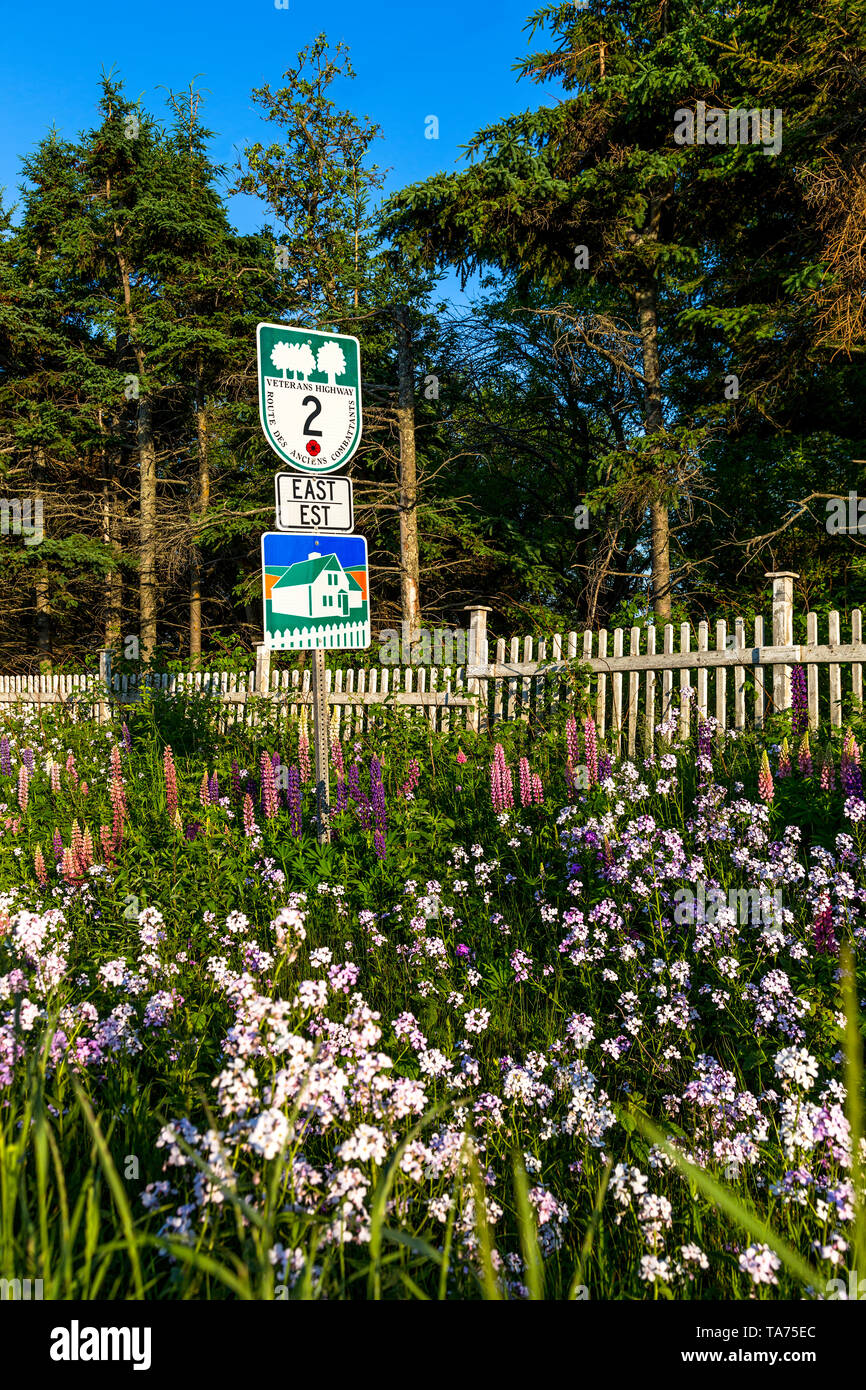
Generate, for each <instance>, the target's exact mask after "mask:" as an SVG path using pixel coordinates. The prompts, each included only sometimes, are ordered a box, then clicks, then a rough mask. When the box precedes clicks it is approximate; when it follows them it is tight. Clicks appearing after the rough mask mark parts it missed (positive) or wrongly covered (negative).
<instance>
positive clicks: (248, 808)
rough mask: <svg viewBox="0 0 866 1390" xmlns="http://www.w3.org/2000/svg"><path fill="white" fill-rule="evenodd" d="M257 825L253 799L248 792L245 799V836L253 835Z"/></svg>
mask: <svg viewBox="0 0 866 1390" xmlns="http://www.w3.org/2000/svg"><path fill="white" fill-rule="evenodd" d="M255 825H256V815H255V811H254V810H253V799H252V797H251V796H250V794H249V792H247V794H246V796H245V797H244V834H245V835H251V834H252V832H253V830H254V829H255Z"/></svg>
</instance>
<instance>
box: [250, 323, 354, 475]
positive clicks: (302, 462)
mask: <svg viewBox="0 0 866 1390" xmlns="http://www.w3.org/2000/svg"><path fill="white" fill-rule="evenodd" d="M256 341H257V344H258V362H259V417H260V419H261V422H262V429H263V430H264V432H265V437H266V439H267V441H268V443H269V444H270V446H271V448H272V449H273V451H274V453H275V454H278V455H279V457H280V458H281V459H282V460H283V462H284V463H287V464H288V465H289V466H290V467H291V468H296V469H298V471H299V472H301V473H309V474H322V473H332V472H333V471H334V470H335V469H337V468H344V467H345V465H346V464H347V463H348V462H349V459H350V458H351V457H352V455H353V454H354V452H355V450H356V449H357V447H358V445H359V443H360V442H361V349H360V345H359V343H358V339H357V338H352V337H350V335H349V334H347V333H319V332H317V331H316V330H315V329H312V328H290V327H288V326H287V325H286V324H281V323H260V324H259V326H258V329H257V331H256Z"/></svg>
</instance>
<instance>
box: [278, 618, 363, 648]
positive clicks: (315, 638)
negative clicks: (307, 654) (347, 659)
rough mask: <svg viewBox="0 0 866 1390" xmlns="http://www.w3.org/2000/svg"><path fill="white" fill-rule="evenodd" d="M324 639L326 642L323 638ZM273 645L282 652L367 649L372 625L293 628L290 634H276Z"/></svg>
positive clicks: (342, 624) (330, 625)
mask: <svg viewBox="0 0 866 1390" xmlns="http://www.w3.org/2000/svg"><path fill="white" fill-rule="evenodd" d="M323 637H324V639H325V640H324V641H322V638H323ZM272 640H273V643H274V646H275V647H276V648H279V649H280V650H281V651H293V652H295V651H312V650H314V649H315V648H316V647H320V646H324V647H325V648H326V649H327V648H330V647H342V648H344V649H345V648H347V647H367V646H369V644H370V624H369V623H368V622H361V623H331V624H329V625H327V626H320V627H315V626H314V627H302V628H297V627H296V628H292V630H291V631H290V632H276V633H274V636H273V639H272Z"/></svg>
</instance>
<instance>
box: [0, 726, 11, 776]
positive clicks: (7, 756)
mask: <svg viewBox="0 0 866 1390" xmlns="http://www.w3.org/2000/svg"><path fill="white" fill-rule="evenodd" d="M0 772H2V773H3V776H4V777H11V776H12V755H11V753H10V751H9V740H8V738H7V737H6V735H5V734H4V735H3V737H2V738H0Z"/></svg>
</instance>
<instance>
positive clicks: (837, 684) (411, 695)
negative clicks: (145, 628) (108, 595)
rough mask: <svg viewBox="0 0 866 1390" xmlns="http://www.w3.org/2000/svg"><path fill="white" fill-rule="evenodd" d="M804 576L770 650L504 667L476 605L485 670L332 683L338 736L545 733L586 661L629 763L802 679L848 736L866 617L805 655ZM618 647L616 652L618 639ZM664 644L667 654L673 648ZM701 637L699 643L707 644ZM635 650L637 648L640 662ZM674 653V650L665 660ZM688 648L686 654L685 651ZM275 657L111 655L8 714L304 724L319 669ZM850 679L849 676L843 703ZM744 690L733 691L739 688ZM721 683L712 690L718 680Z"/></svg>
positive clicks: (538, 658) (26, 680) (789, 584)
mask: <svg viewBox="0 0 866 1390" xmlns="http://www.w3.org/2000/svg"><path fill="white" fill-rule="evenodd" d="M796 577H797V576H796V575H794V574H791V573H788V572H785V573H773V574H770V575H768V578H770V579H772V581H773V610H772V619H771V628H770V641H769V642H767V640H766V637H765V629H764V618H763V617H761V616H758V617H756V618H755V619H754V624H753V626H752V633H751V640H750V636H749V634H748V633H747V632H746V623H745V621H744V620H743V619H741V618H737V619H736V620H735V621H734V623H733V624H732V628H731V630H729V628H728V625H727V624H726V623H725V622H724V621H722V620H720V621H718V622H716V623H715V631H714V632H713V634H712V636H713V638H714V643H713V646H712V647H711V646H710V638H711V633H710V624H709V623H708V622H707V621H701V622H698V623H697V624H694V625H693V624H690V623H683V624H682V625H681V626H680V629H679V643H678V644H677V641H676V637H677V634H676V632H675V629H674V627H673V626H672V625H670V624H668V625H667V626H665V627H664V628H663V629H661V630H660V629H657V628H656V627H654V626H652V625H649V626H646V627H637V626H635V627H632V628H631V629H630V631H629V632H628V634H626V632H624V631H623V629H622V628H616V629H615V630H614V631H613V633H608V632H607V631H605V630H602V631H599V632H591V631H586V632H583V633H578V632H575V631H572V632H568V633H566V634H564V635H563V634H555V635H554V636H553V638H552V639H551V640H550V642H548V641H547V640H546V639H543V638H542V639H541V640H540V641H538V642H536V641H535V639H534V638H533V637H523V638H520V637H513V638H511V639H510V641H508V640H506V639H505V638H500V639H498V640H497V641H496V642H495V647H494V659H493V661H490V659H489V656H490V653H489V642H488V637H487V613H488V612H489V611H490V610H489V609H488V608H487V607H485V606H484V605H482V604H471V605H467V607H468V611H469V614H470V645H469V652H470V653H479V654H483V657H484V659H483V660H481V661H477V662H472V663H471V664H468V665H464V666H456V667H445V668H435V667H434V668H430V667H424V666H415V667H413V666H407V667H403V668H401V667H398V666H385V665H380V666H369V667H365V668H358V669H353V670H343V669H339V670H336V671H335V670H333V669H329V670H328V671H327V689H328V697H329V701H330V706H331V724H332V730H333V732H334V733H337V734H339V735H340V736H341V737H347V738H351V737H353V736H358V735H359V734H360V733H361V732H362V731H364V730H367V729H369V728H370V727H371V724H373V723H374V722H375V721H376V718H377V714H378V712H379V708H380V707H381V706H393V707H395V708H398V709H400V710H403V711H407V710H408V711H410V712H411V711H413V710H414V711H417V712H419V713H421V714H422V715H423V716H424V717H426V718H427V719H428V720H429V722H430V724H431V726H432V727H433V728H435V729H439V730H441V731H443V732H448V731H449V730H454V729H463V728H470V729H476V730H483V729H488V728H491V727H493V726H495V725H496V723H498V722H500V721H503V720H513V719H525V720H535V721H538V722H540V723H542V724H543V723H545V722H547V721H548V720H552V719H553V718H554V717H555V716H557V715H558V714H559V713H560V712H561V711H562V710H563V709H564V708H565V707H566V706H567V707H568V708H574V707H575V705H576V701H575V695H574V688H573V684H572V678H573V673H574V670H575V665H576V663H578V662H579V663H581V664H582V665H583V667H584V668H589V672H590V700H591V705H590V708H591V709H592V711H593V714H594V717H595V721H596V724H597V726H598V731H599V734H600V735H601V736H602V737H605V735H609V736H610V739H609V741H610V742H612V743H613V745H614V746H615V748H616V749H617V751H618V752H621V751H624V750H625V749H626V748H627V749H628V752H629V754H634V753H635V751H636V748H637V746H638V738H639V734H640V736H641V740H642V741H644V740H645V741H651V740H652V738H653V736H654V734H655V732H656V730H657V729H658V727H659V725H660V724H662V723H665V721H667V723H666V727H670V725H671V716H672V715H673V717H674V720H675V722H676V725H677V727H678V728H679V730H680V732H681V733H682V734H684V735H685V734H687V733H688V731H689V729H693V728H694V727H695V721H696V720H697V719H699V718H706V717H707V715H713V716H714V717H715V718H716V719H717V720H718V722H719V724H720V725H721V726H722V727H723V728H725V727H731V728H736V729H745V728H746V727H747V726H749V725H751V726H752V727H755V728H761V727H763V725H764V723H765V720H766V718H767V716H768V715H769V714H771V713H772V712H773V711H774V710H784V709H788V708H789V707H790V705H791V668H792V666H793V665H795V664H799V665H801V666H803V667H804V670H805V673H806V685H807V697H808V715H809V725H810V728H813V729H814V728H816V727H817V726H818V723H819V721H820V722H822V723H829V725H830V726H831V727H833V728H837V729H838V728H841V727H842V725H843V720H844V718H845V717H846V712H847V710H848V709H851V710H855V709H858V708H860V707H862V698H863V663H864V662H866V645H864V643H863V637H862V619H861V613H860V610H859V609H855V610H854V611H853V612H852V613H851V617H850V640H848V641H846V642H843V641H842V638H841V618H840V615H839V613H838V612H831V613H829V614H828V615H827V640H826V641H819V632H818V630H819V626H820V624H819V616H818V614H816V613H808V614H807V615H806V642H805V643H800V644H795V643H794V640H793V634H794V605H793V583H794V579H795V578H796ZM610 638H612V642H611V641H609V639H610ZM659 638H661V643H659ZM693 638H694V639H696V644H695V645H693ZM626 643H627V645H628V650H627V651H626ZM658 645H661V648H662V649H661V651H658V650H657V647H658ZM677 645H678V647H679V649H678V650H676V648H677ZM270 657H271V654H270V652H269V651H267V650H266V649H265V648H264V647H259V648H258V650H257V658H256V669H255V671H248V672H227V671H215V672H209V671H195V672H177V673H171V674H162V675H148V676H145V677H141V678H139V677H138V676H134V675H129V676H127V675H119V674H116V673H112V672H111V667H110V657H109V654H108V653H107V652H104V653H102V654H101V656H100V673H99V675H96V674H92V675H84V676H82V675H73V676H62V675H58V676H31V677H28V676H14V677H12V676H6V677H0V705H3V704H7V705H23V706H27V707H32V706H34V705H35V706H37V707H39V706H42V705H51V704H55V703H65V704H67V705H68V706H69V707H70V708H72V709H75V710H76V711H77V712H78V714H79V717H83V716H84V717H91V716H95V717H97V718H100V719H102V720H104V719H106V718H107V716H108V710H109V706H110V705H117V706H120V708H121V709H122V707H123V705H125V704H130V703H134V702H135V701H137V700H138V699H139V698H140V696H141V690H142V686H143V685H147V686H149V687H150V689H151V690H153V691H155V692H160V693H162V694H165V695H168V696H174V697H177V698H181V697H183V698H190V697H194V698H201V699H209V700H212V701H214V702H215V703H217V704H218V705H219V706H220V707H221V709H220V720H221V725H222V726H226V727H227V726H228V724H229V723H231V722H235V721H246V722H253V723H260V722H261V721H262V720H263V719H265V718H267V713H266V711H268V708H269V707H270V709H271V710H272V711H273V712H276V713H277V714H278V715H279V714H285V715H286V716H287V717H289V718H290V719H297V718H298V717H299V715H301V714H302V712H303V711H304V710H306V709H307V708H308V707H309V706H310V705H311V703H312V692H311V688H310V683H311V674H312V673H311V670H310V668H309V666H307V667H306V668H305V669H303V670H299V669H297V668H296V669H293V670H287V669H282V670H280V669H277V670H271V660H270ZM843 670H844V671H845V672H846V679H845V682H844V685H845V690H844V692H843ZM729 678H730V679H729ZM711 681H712V692H711V690H710V682H711Z"/></svg>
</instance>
